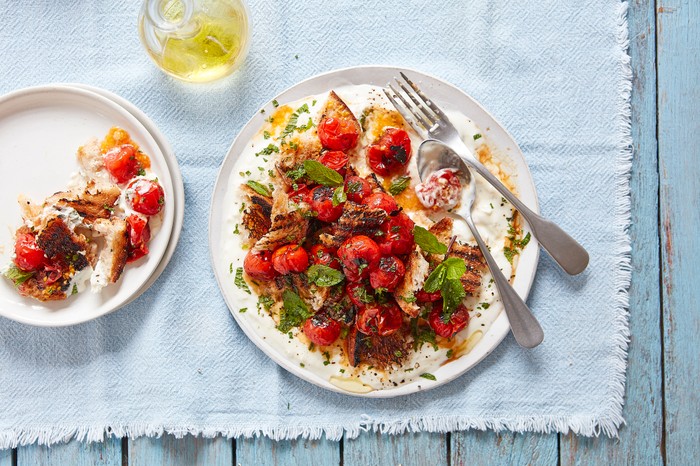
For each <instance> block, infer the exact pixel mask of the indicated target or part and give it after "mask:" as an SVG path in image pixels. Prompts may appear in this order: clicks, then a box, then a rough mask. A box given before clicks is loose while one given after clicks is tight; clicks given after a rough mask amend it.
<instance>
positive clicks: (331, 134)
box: [318, 118, 360, 151]
mask: <svg viewBox="0 0 700 466" xmlns="http://www.w3.org/2000/svg"><path fill="white" fill-rule="evenodd" d="M359 137H360V132H359V128H358V127H357V124H356V123H355V122H354V121H352V120H348V119H345V118H324V119H323V120H321V122H320V123H319V124H318V138H319V139H320V140H321V144H322V145H323V147H325V148H326V149H330V150H340V151H347V150H349V149H352V148H353V147H355V144H357V140H358V138H359Z"/></svg>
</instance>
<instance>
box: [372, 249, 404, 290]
mask: <svg viewBox="0 0 700 466" xmlns="http://www.w3.org/2000/svg"><path fill="white" fill-rule="evenodd" d="M405 273H406V268H405V267H404V265H403V262H401V260H400V259H399V258H398V257H396V256H385V257H382V258H381V259H379V265H378V266H377V268H376V269H374V270H370V272H369V283H370V285H372V288H374V289H375V290H376V289H378V288H384V289H385V290H387V291H394V289H396V286H397V285H398V284H399V282H400V281H401V279H402V278H403V276H404V274H405Z"/></svg>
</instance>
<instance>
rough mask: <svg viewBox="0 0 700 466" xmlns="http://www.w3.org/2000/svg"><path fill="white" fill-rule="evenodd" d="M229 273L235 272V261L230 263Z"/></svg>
mask: <svg viewBox="0 0 700 466" xmlns="http://www.w3.org/2000/svg"><path fill="white" fill-rule="evenodd" d="M228 273H231V274H232V273H233V262H231V263H230V264H229V265H228Z"/></svg>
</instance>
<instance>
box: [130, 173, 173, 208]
mask: <svg viewBox="0 0 700 466" xmlns="http://www.w3.org/2000/svg"><path fill="white" fill-rule="evenodd" d="M127 199H128V200H129V203H130V204H131V208H132V209H134V210H135V211H136V212H138V213H140V214H144V215H155V214H157V213H158V212H160V211H161V209H162V208H163V204H165V192H164V191H163V188H162V187H161V185H160V184H158V182H157V181H153V180H146V179H143V178H141V179H138V180H134V181H132V182H131V183H130V184H129V186H128V188H127Z"/></svg>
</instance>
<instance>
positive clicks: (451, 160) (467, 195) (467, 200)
mask: <svg viewBox="0 0 700 466" xmlns="http://www.w3.org/2000/svg"><path fill="white" fill-rule="evenodd" d="M416 163H417V166H418V174H419V176H420V178H421V180H422V181H424V180H426V179H427V178H428V177H429V176H430V174H431V173H433V172H435V171H437V170H441V169H443V168H451V169H453V170H457V172H458V173H457V174H458V176H459V177H460V180H461V182H462V190H463V192H462V197H461V203H460V205H459V207H458V208H457V209H455V210H454V211H453V212H452V213H453V215H454V216H455V217H457V218H460V219H462V220H463V221H464V222H466V224H467V226H468V227H469V229H470V230H471V232H472V234H473V235H474V239H475V240H476V242H477V244H478V245H479V249H481V253H482V255H483V256H484V259H486V264H487V265H488V267H489V270H491V275H492V276H493V280H494V283H495V285H496V289H497V290H498V292H499V295H500V297H501V301H502V302H503V307H504V308H505V311H506V315H507V316H508V321H509V322H510V328H511V330H512V332H513V336H514V337H515V341H517V342H518V344H519V345H520V346H522V347H524V348H534V347H535V346H537V345H539V344H540V343H542V340H543V339H544V332H543V331H542V327H541V326H540V324H539V322H537V319H536V318H535V316H533V315H532V311H530V308H529V307H528V306H527V304H525V301H523V299H522V298H521V297H520V296H519V295H518V293H517V292H516V291H515V290H514V289H513V287H512V286H511V284H510V282H509V281H508V279H507V278H506V277H505V276H504V275H503V272H501V269H500V267H499V266H498V263H497V262H496V260H495V259H494V258H493V256H492V255H491V252H490V251H489V248H488V246H487V245H486V243H485V242H484V240H483V238H482V237H481V235H480V234H479V231H478V230H477V228H476V225H475V224H474V221H473V220H472V212H471V210H472V206H473V204H474V199H475V198H476V184H475V182H474V178H473V177H472V174H471V171H470V170H469V168H468V167H467V165H466V164H465V163H464V161H463V160H462V159H461V158H460V157H459V155H457V154H456V153H455V152H454V151H453V150H452V149H450V148H449V147H448V146H446V145H445V144H443V143H441V142H439V141H436V140H431V139H428V140H426V141H423V142H422V143H421V145H420V147H419V148H418V155H417V157H416Z"/></svg>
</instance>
